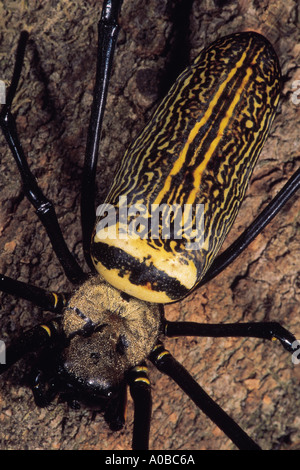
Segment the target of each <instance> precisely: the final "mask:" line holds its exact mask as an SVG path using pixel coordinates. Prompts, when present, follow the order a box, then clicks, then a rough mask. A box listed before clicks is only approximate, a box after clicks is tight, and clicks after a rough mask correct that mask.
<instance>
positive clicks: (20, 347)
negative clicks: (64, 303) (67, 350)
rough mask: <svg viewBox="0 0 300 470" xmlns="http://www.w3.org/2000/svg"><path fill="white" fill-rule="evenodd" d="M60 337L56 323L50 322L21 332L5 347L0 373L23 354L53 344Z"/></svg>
mask: <svg viewBox="0 0 300 470" xmlns="http://www.w3.org/2000/svg"><path fill="white" fill-rule="evenodd" d="M59 337H60V328H59V325H58V323H57V322H56V321H55V320H53V321H51V322H48V323H45V324H41V325H37V326H35V327H33V328H31V329H30V330H28V331H25V332H24V333H22V334H21V335H20V336H19V337H18V338H17V339H16V340H14V342H13V343H12V344H11V345H10V346H8V348H6V351H5V356H6V357H5V363H4V364H2V363H1V364H0V374H2V373H3V372H5V371H6V370H8V369H9V368H10V367H11V366H12V365H13V364H14V363H15V362H17V361H18V360H19V359H21V358H22V357H23V356H24V355H25V354H27V353H29V352H32V351H37V350H38V349H40V348H42V347H45V346H49V345H51V344H54V343H55V342H57V341H58V339H59Z"/></svg>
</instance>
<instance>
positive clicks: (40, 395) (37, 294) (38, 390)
mask: <svg viewBox="0 0 300 470" xmlns="http://www.w3.org/2000/svg"><path fill="white" fill-rule="evenodd" d="M108 3H109V2H108ZM20 55H21V54H20ZM12 89H13V87H12ZM11 96H12V97H13V93H12V95H11ZM8 101H9V100H8ZM90 207H92V205H91V204H87V208H90ZM83 215H87V211H86V212H85V211H83ZM88 218H89V217H88ZM90 225H91V224H90V223H88V221H86V222H83V227H84V230H87V232H88V226H90ZM54 226H55V225H54V222H53V221H51V224H49V226H48V227H49V229H50V230H53V231H54V232H55V234H57V231H56V229H55V230H54ZM55 234H54V237H55V236H56V235H55ZM88 238H89V236H85V241H86V240H87V239H88ZM86 246H87V244H86ZM71 260H72V258H70V265H71V268H70V266H69V265H68V267H66V270H68V269H69V270H70V271H71V273H70V272H69V278H72V279H73V280H74V278H75V280H76V281H77V280H78V279H79V278H81V272H80V270H78V269H77V267H76V266H75V267H74V263H73V261H71ZM72 264H73V267H72ZM76 271H77V274H76ZM74 272H75V275H74ZM12 286H13V289H15V290H16V289H17V290H18V289H19V294H20V295H22V294H23V296H25V298H26V296H27V294H25V295H24V293H23V291H22V292H21V290H22V288H21V286H20V285H19V284H16V283H13V284H12ZM17 286H18V287H17ZM7 290H9V287H8V288H7ZM27 292H28V291H27ZM50 297H51V296H50ZM27 298H30V299H31V300H33V298H35V300H36V301H37V303H38V302H42V301H43V302H44V301H45V296H44V294H43V293H42V292H41V291H39V290H36V291H34V293H33V291H31V294H30V295H29V296H28V297H27ZM40 299H42V300H40ZM60 300H61V301H62V302H63V300H62V299H61V298H60ZM125 300H126V299H125ZM50 302H51V301H50ZM43 306H45V305H43ZM47 307H49V305H48V304H47ZM52 307H53V305H52ZM86 333H87V332H86ZM87 334H88V333H87ZM118 347H119V349H120V350H122V348H125V347H126V344H122V339H121V340H120V342H119V346H118ZM143 372H144V371H143ZM43 385H44V384H43V381H42V380H41V375H39V381H37V382H36V384H35V396H36V400H37V401H38V402H39V401H40V404H44V403H43V400H45V403H46V402H47V399H46V397H45V394H44V390H43ZM47 392H49V390H48V391H47ZM118 400H119V397H118ZM117 403H119V401H117ZM120 403H121V404H122V400H120ZM120 406H121V405H120ZM119 419H120V416H119V415H117V416H116V417H115V416H113V417H111V416H110V417H109V416H108V420H110V421H114V420H116V422H113V426H118V420H119ZM230 424H231V426H232V425H233V423H232V422H231V423H230ZM233 426H234V425H233ZM138 429H139V428H138ZM134 434H135V438H134V439H135V440H137V438H138V437H139V434H140V433H139V432H138V431H135V433H134ZM142 440H143V439H142ZM247 442H248V441H247ZM249 442H250V441H249ZM134 447H139V443H135V444H134Z"/></svg>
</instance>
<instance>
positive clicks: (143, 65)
mask: <svg viewBox="0 0 300 470" xmlns="http://www.w3.org/2000/svg"><path fill="white" fill-rule="evenodd" d="M101 4H102V2H101V1H99V0H89V1H87V2H79V1H78V0H56V1H52V2H43V1H41V0H32V1H30V2H25V1H22V2H16V1H14V0H7V1H5V2H1V3H0V41H1V42H0V60H1V69H0V70H1V72H0V79H1V80H4V81H5V82H7V83H9V80H10V77H11V74H12V70H13V65H14V54H15V51H16V45H17V42H18V36H19V32H20V31H21V30H22V29H27V30H28V31H29V32H30V42H29V45H28V49H27V52H26V57H25V64H24V69H23V72H22V79H21V83H20V86H19V89H18V92H17V96H16V99H15V102H14V108H13V110H14V113H15V114H16V116H17V124H18V130H19V134H20V138H21V141H22V144H23V147H24V150H25V152H26V154H27V156H28V161H29V164H30V167H31V169H32V171H33V172H34V174H35V176H36V178H37V180H38V182H39V184H40V186H41V188H42V190H43V191H44V193H45V194H46V195H47V197H48V198H49V199H50V200H51V201H52V202H53V203H54V205H55V208H56V211H57V215H58V218H59V222H60V224H61V227H62V230H63V233H64V235H65V237H66V240H67V243H68V246H69V247H70V249H71V250H72V252H73V253H75V255H76V257H77V259H78V260H79V261H80V263H81V264H82V265H83V266H84V261H83V254H82V249H81V228H80V214H79V202H80V178H81V173H82V166H83V158H84V151H85V150H84V149H85V141H86V133H87V125H88V120H89V113H90V106H91V101H92V90H93V83H94V71H95V56H96V48H97V21H98V18H99V15H100V8H101ZM298 9H299V5H298V2H297V0H285V1H284V2H283V1H281V0H262V1H260V2H257V1H256V0H250V1H245V0H236V1H222V2H221V1H216V0H215V1H213V0H203V1H200V0H194V1H187V0H178V1H175V0H160V1H157V0H147V1H146V0H130V1H129V0H124V3H123V7H122V12H121V15H120V26H121V30H120V34H119V38H118V43H117V50H116V56H115V61H114V67H113V73H112V79H111V85H110V89H109V95H108V100H107V109H106V114H105V119H104V125H103V135H102V143H101V149H100V161H99V164H98V170H97V201H96V202H97V203H100V202H102V201H103V198H104V196H105V194H106V192H107V190H108V186H109V184H110V181H111V180H112V178H113V175H114V171H115V168H116V165H117V163H118V161H119V160H120V158H121V157H122V154H123V153H124V150H125V149H126V147H127V146H128V144H129V143H130V141H131V140H132V139H133V138H134V137H135V136H136V135H137V133H138V132H139V131H140V130H141V128H142V126H143V125H144V123H145V122H146V121H147V120H148V118H149V116H150V115H151V112H152V111H153V109H154V107H155V105H156V104H157V102H158V100H159V99H160V98H161V97H162V95H163V94H164V93H165V91H166V90H167V89H168V87H169V86H170V84H171V83H172V81H173V80H174V78H175V77H176V75H177V74H178V72H179V71H180V70H181V69H182V67H184V66H185V65H186V64H188V63H189V62H190V61H191V60H192V59H193V58H194V57H195V56H196V54H197V53H198V52H199V51H200V50H201V49H202V48H203V47H204V46H206V45H208V44H210V43H211V42H212V41H213V40H215V39H217V38H219V37H221V36H224V35H227V34H230V33H233V32H237V31H245V30H254V31H257V32H260V33H261V34H264V35H265V36H266V37H267V38H268V39H269V40H270V41H271V43H272V44H273V46H274V48H275V50H276V52H277V54H278V57H279V60H280V64H281V67H282V73H283V78H284V87H283V91H282V96H281V100H280V105H279V107H278V110H277V114H276V118H275V121H274V124H273V127H272V130H271V133H270V136H269V137H268V140H267V142H266V144H265V146H264V148H263V151H262V153H261V156H260V159H259V162H258V163H257V165H256V168H255V171H254V174H253V177H252V179H251V184H250V185H249V188H248V190H247V195H246V198H245V201H244V203H243V205H242V208H241V210H240V213H239V215H238V218H237V220H236V222H235V224H234V227H233V229H232V231H231V232H230V234H229V236H228V239H227V240H226V242H225V245H226V246H227V245H228V244H229V243H230V242H232V241H233V240H234V239H235V238H236V237H237V235H239V234H240V233H241V232H242V231H243V229H244V228H245V227H246V226H247V225H248V224H249V223H250V222H251V221H252V220H253V218H254V217H255V216H256V215H257V214H258V213H259V212H260V210H261V209H262V208H264V207H265V205H266V203H267V202H269V201H270V200H271V198H272V197H274V196H275V195H276V194H277V192H278V191H279V190H280V188H281V187H282V186H283V185H284V183H285V182H286V181H287V179H288V178H289V176H291V174H292V173H293V172H294V171H295V169H296V168H297V165H298V164H299V163H298V162H299V158H300V154H299V143H300V142H299V139H300V94H298V95H297V88H298V89H299V87H300V86H299V83H300V82H299V81H300V65H299V64H300V41H299V27H300V24H299V10H298ZM297 80H298V82H297ZM0 155H1V171H0V199H1V206H0V207H1V210H0V221H1V223H0V233H1V237H0V254H1V256H0V265H1V266H0V272H2V273H3V274H5V275H7V276H11V277H13V278H16V279H19V280H22V281H24V282H29V283H31V284H35V285H38V286H41V287H44V288H48V289H52V290H58V291H70V289H71V288H72V286H71V285H70V283H69V282H68V281H67V279H66V277H65V275H64V273H63V271H62V268H61V267H60V264H59V262H58V261H57V259H56V257H55V256H54V254H53V250H52V248H51V245H50V243H49V240H48V239H47V237H46V235H45V231H44V229H43V227H42V226H41V223H40V222H39V220H38V218H37V216H36V214H35V212H34V209H33V208H32V207H31V206H30V204H29V202H28V201H27V199H26V198H25V197H24V194H23V191H22V187H21V183H20V177H19V174H18V171H17V168H16V165H15V163H14V161H13V158H12V156H11V154H10V151H9V150H8V149H7V145H6V143H5V142H4V139H3V138H2V136H1V149H0ZM298 215H299V199H298V198H297V195H295V196H294V197H293V198H292V199H291V200H290V201H289V202H288V204H287V205H286V206H285V207H284V209H283V210H282V211H281V212H280V214H279V215H278V216H277V217H276V219H275V220H274V221H273V222H272V223H271V224H270V225H269V226H268V227H267V228H266V229H265V230H264V231H263V233H262V234H260V235H259V236H258V237H257V239H256V240H255V241H254V242H253V243H252V244H251V245H250V246H249V248H248V249H247V250H246V251H245V252H244V253H243V254H242V255H241V256H240V257H239V258H238V259H237V260H236V261H235V263H234V264H233V265H232V266H230V267H229V268H227V269H226V271H224V272H223V273H222V274H221V275H220V276H219V277H217V278H216V279H215V280H213V281H212V282H210V283H209V284H207V285H205V286H204V287H203V288H200V289H198V290H197V291H195V292H193V293H192V294H191V295H190V296H188V297H187V298H186V299H185V300H183V301H181V302H178V303H176V304H173V305H171V306H168V307H166V309H165V310H166V316H167V318H168V319H169V320H190V321H201V322H207V323H208V322H211V323H218V322H219V323H225V322H246V321H263V320H266V321H278V322H280V323H281V324H282V325H284V326H285V327H286V328H288V329H289V330H291V331H292V332H293V333H294V335H295V336H296V337H297V338H300V321H299V284H300V280H299V273H297V270H298V268H299V231H297V228H298V226H297V224H298V223H299V217H298ZM84 269H85V270H86V269H87V268H86V267H85V268H84ZM45 318H46V319H47V318H49V314H47V313H43V312H42V311H41V310H40V309H39V308H37V307H35V306H33V305H32V304H31V303H30V302H25V301H21V300H18V299H16V298H14V297H12V296H9V295H4V294H3V295H1V330H0V333H1V339H3V340H4V341H7V342H9V340H10V339H11V338H13V337H17V336H18V334H19V333H20V332H21V331H23V330H24V329H27V328H30V327H32V326H33V325H36V324H38V323H40V322H42V321H43V320H44V319H45ZM165 346H166V347H167V348H168V349H169V350H170V351H171V352H172V354H174V356H175V357H176V358H177V359H178V360H179V361H180V362H181V363H182V364H183V365H184V366H185V367H186V368H187V370H188V371H189V372H190V373H191V374H192V375H193V376H194V377H195V378H196V380H197V381H198V382H199V383H200V384H201V385H202V386H203V387H204V389H205V390H206V391H207V392H208V393H209V394H210V395H211V396H212V397H213V398H214V399H215V400H216V401H217V402H218V403H219V404H220V405H221V406H222V407H223V408H224V409H225V410H226V411H227V412H228V413H229V414H230V415H231V416H232V417H233V418H234V419H235V420H236V421H237V422H238V423H239V424H240V425H241V427H242V428H243V429H245V430H246V431H247V432H248V433H249V434H250V435H251V436H252V437H253V438H254V439H255V440H256V441H257V442H258V443H259V444H260V445H261V446H262V447H263V448H264V449H271V448H272V449H299V448H300V417H299V411H298V410H299V406H300V388H299V379H300V365H295V364H293V363H292V359H291V355H289V354H288V353H287V352H285V351H284V350H282V348H281V346H280V345H279V344H276V343H275V344H274V343H269V342H267V341H261V340H255V339H236V338H229V339H220V338H219V339H218V338H217V339H212V338H202V339H201V338H198V339H197V338H194V337H189V338H180V339H168V340H166V341H165ZM32 360H33V358H32V357H31V356H28V357H26V358H24V359H22V360H20V361H19V362H18V363H17V364H15V366H14V367H12V368H11V369H10V370H9V371H8V372H7V373H5V374H4V375H3V376H2V377H1V387H0V423H1V424H0V448H1V449H31V450H32V449H66V450H67V449H80V450H82V449H92V450H93V449H104V450H105V449H106V450H107V449H116V450H117V449H119V450H120V449H124V450H126V449H130V446H131V436H132V426H133V408H132V402H131V399H129V401H128V412H127V421H126V425H125V427H124V429H123V430H122V431H120V432H116V433H113V432H111V431H110V430H109V428H108V426H107V425H106V423H105V421H104V418H103V416H102V415H101V414H97V415H96V416H95V415H94V414H93V413H92V412H91V411H90V410H88V409H85V408H82V409H80V410H73V409H70V408H69V407H68V406H67V404H66V403H64V402H62V401H61V400H59V399H56V400H54V402H53V403H52V404H51V405H50V406H48V407H47V408H38V407H36V405H35V403H34V400H33V397H32V393H31V390H30V388H29V387H28V376H29V374H30V370H31V364H32ZM149 368H150V376H151V382H152V391H153V410H152V426H151V436H150V448H151V449H159V450H184V449H188V450H193V449H233V448H234V446H233V444H232V443H231V442H230V441H229V440H228V438H227V437H226V436H224V434H223V433H222V432H221V431H220V430H219V429H218V428H217V427H216V426H215V425H214V424H212V423H211V422H210V421H209V420H208V419H207V418H206V417H205V416H204V415H203V414H202V413H201V412H200V411H199V410H197V409H196V407H195V406H194V404H193V403H192V402H191V401H190V400H189V399H188V397H187V396H185V395H184V393H183V392H182V391H181V390H180V389H179V388H178V387H177V386H176V385H175V384H174V383H173V382H171V380H170V379H169V378H167V377H165V376H162V375H161V374H160V373H159V372H158V371H157V370H156V369H155V368H154V367H153V366H152V365H151V364H150V365H149Z"/></svg>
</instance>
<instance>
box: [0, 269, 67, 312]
mask: <svg viewBox="0 0 300 470" xmlns="http://www.w3.org/2000/svg"><path fill="white" fill-rule="evenodd" d="M0 290H1V291H2V292H6V294H10V295H13V296H15V297H21V298H22V299H26V300H29V301H30V302H32V303H33V304H34V305H37V306H38V307H41V308H42V309H43V310H47V311H49V312H55V313H60V312H61V311H62V309H63V308H64V307H65V306H66V305H67V302H68V299H69V294H63V293H59V292H53V291H49V290H46V289H43V288H41V287H37V286H33V285H31V284H27V283H25V282H21V281H17V280H15V279H11V278H10V277H7V276H3V275H0Z"/></svg>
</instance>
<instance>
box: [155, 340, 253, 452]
mask: <svg viewBox="0 0 300 470" xmlns="http://www.w3.org/2000/svg"><path fill="white" fill-rule="evenodd" d="M149 359H150V360H151V361H152V362H153V364H154V365H155V366H156V367H157V368H158V369H159V370H160V371H161V372H163V373H165V374H166V375H168V376H169V377H171V378H172V379H173V380H174V381H175V382H176V383H177V385H179V387H180V388H181V389H182V390H183V391H184V392H185V393H186V394H187V395H188V396H189V397H190V398H191V400H192V401H193V402H194V403H195V404H196V406H197V407H198V408H199V409H200V410H202V411H203V412H204V413H205V414H206V416H208V417H209V418H210V419H211V420H212V421H213V422H214V423H215V424H216V425H217V426H218V427H219V428H220V429H221V430H222V431H223V432H224V433H225V434H226V435H227V436H228V437H229V439H231V441H232V442H233V443H234V444H235V445H236V446H237V447H238V448H239V449H241V450H260V447H259V446H258V445H257V444H256V443H255V442H254V441H253V440H252V439H251V438H250V437H249V436H248V434H246V433H245V431H243V430H242V428H240V426H239V425H238V424H237V423H236V422H235V421H234V420H233V419H232V418H231V417H230V416H229V415H228V414H227V413H226V412H225V411H224V410H223V409H222V408H221V407H220V406H219V405H218V404H217V403H216V402H215V401H214V400H213V399H212V398H210V396H209V395H208V394H207V393H206V392H205V391H204V390H203V388H202V387H200V385H199V384H198V383H197V382H196V381H195V380H194V379H193V377H192V376H191V375H190V374H189V373H188V371H187V370H186V369H185V368H184V367H183V366H182V365H181V364H180V363H179V362H177V361H176V359H174V357H173V356H172V355H171V354H170V353H169V351H167V350H165V349H164V347H163V345H162V344H161V343H159V344H158V345H157V346H156V347H155V348H154V349H153V351H152V352H151V354H150V356H149Z"/></svg>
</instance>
